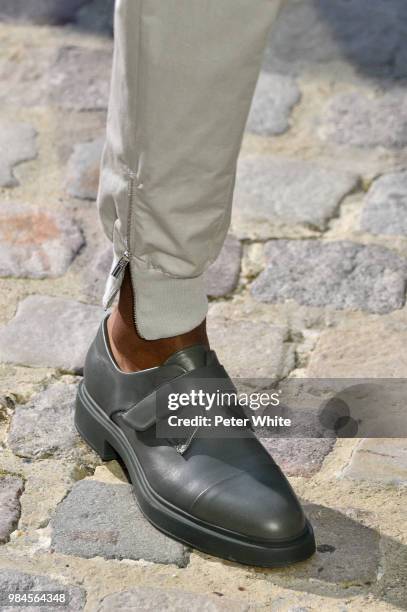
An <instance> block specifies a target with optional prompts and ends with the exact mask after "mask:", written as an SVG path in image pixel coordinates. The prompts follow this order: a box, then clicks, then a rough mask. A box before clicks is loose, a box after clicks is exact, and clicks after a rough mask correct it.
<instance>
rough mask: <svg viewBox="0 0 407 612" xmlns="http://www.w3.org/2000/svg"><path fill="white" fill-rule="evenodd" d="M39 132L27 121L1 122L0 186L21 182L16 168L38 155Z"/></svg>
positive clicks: (11, 185) (14, 184)
mask: <svg viewBox="0 0 407 612" xmlns="http://www.w3.org/2000/svg"><path fill="white" fill-rule="evenodd" d="M36 136H37V132H36V130H35V129H34V128H33V126H32V125H28V124H27V123H11V124H10V123H9V122H7V123H4V122H1V123H0V140H1V153H0V187H16V185H18V184H19V181H18V180H17V178H16V176H15V174H14V168H15V166H16V165H17V164H20V163H21V162H24V161H28V160H30V159H34V158H35V157H36V156H37V143H36Z"/></svg>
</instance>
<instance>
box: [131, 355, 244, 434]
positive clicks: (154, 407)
mask: <svg viewBox="0 0 407 612" xmlns="http://www.w3.org/2000/svg"><path fill="white" fill-rule="evenodd" d="M201 389H202V390H203V391H204V392H208V393H210V392H212V393H213V392H215V391H219V392H221V393H233V394H235V393H236V387H235V386H234V384H233V383H232V381H231V380H230V378H229V376H228V375H227V373H226V370H225V369H224V368H223V367H222V366H221V365H213V366H205V367H202V368H196V369H195V370H191V371H190V372H187V373H186V374H183V375H182V376H178V377H177V378H174V379H172V380H171V381H169V382H167V383H164V384H163V385H161V386H160V387H159V388H158V389H156V390H155V391H153V393H150V394H149V395H147V396H146V397H144V398H143V399H142V400H141V401H139V402H138V403H137V404H135V405H134V406H132V407H131V408H129V410H127V411H126V412H125V413H124V414H123V417H122V418H123V420H124V421H125V422H126V423H127V425H129V426H130V427H133V428H134V429H136V430H137V431H146V430H147V429H149V428H150V427H152V426H153V425H155V423H156V422H157V420H161V419H165V418H167V417H168V416H169V415H170V414H171V413H172V410H171V409H170V408H169V405H168V397H169V395H170V394H173V393H174V394H177V395H178V396H179V395H181V394H188V395H189V394H191V392H192V391H193V390H196V391H199V390H201ZM187 408H188V406H185V407H184V409H187ZM230 408H231V409H232V410H234V408H233V406H230ZM182 409H183V407H181V408H180V410H182ZM235 411H236V410H235Z"/></svg>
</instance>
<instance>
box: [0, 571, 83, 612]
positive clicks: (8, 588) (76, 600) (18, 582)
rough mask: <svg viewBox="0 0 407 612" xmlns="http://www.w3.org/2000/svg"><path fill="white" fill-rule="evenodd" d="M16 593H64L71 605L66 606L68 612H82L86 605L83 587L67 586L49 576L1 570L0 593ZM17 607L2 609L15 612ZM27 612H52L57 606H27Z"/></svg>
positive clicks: (3, 611) (5, 611) (25, 608)
mask: <svg viewBox="0 0 407 612" xmlns="http://www.w3.org/2000/svg"><path fill="white" fill-rule="evenodd" d="M16 591H64V592H65V593H66V594H67V599H69V603H68V604H67V605H64V607H63V609H64V610H66V612H81V610H83V609H84V607H85V603H86V591H85V589H83V588H82V587H78V586H73V585H66V584H65V583H64V582H62V581H61V582H59V581H58V580H55V579H53V578H50V577H49V576H40V575H36V574H27V573H25V572H21V571H19V570H17V569H0V592H1V593H7V592H11V593H15V592H16ZM15 610H16V606H5V607H2V612H15ZM24 610H26V611H27V612H51V611H52V610H55V606H25V607H24Z"/></svg>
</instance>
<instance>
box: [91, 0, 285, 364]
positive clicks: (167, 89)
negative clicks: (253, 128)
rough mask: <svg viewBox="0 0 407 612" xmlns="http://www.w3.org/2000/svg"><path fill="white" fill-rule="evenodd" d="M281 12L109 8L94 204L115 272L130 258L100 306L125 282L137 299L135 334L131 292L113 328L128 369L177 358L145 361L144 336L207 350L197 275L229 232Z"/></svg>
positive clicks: (269, 6) (188, 0)
mask: <svg viewBox="0 0 407 612" xmlns="http://www.w3.org/2000/svg"><path fill="white" fill-rule="evenodd" d="M277 8H278V1H277V0H250V1H249V0H222V1H221V2H219V0H170V1H168V2H162V0H144V1H141V0H131V1H130V0H118V2H117V6H116V21H115V29H116V39H115V57H114V69H113V79H112V90H111V99H110V107H109V120H108V129H107V144H106V148H105V153H104V158H103V165H102V175H101V184H100V194H99V207H100V212H101V218H102V222H103V225H104V228H105V231H106V233H107V235H108V236H109V238H110V239H111V240H112V241H113V244H114V251H115V262H114V266H116V265H117V263H118V261H120V259H121V258H122V257H123V254H124V253H125V252H127V253H126V257H125V258H124V259H122V260H121V261H122V262H123V267H122V266H121V264H119V266H118V268H119V272H118V273H116V276H110V279H109V283H108V287H107V291H106V295H105V304H108V303H109V301H111V298H112V296H113V295H114V294H115V292H117V290H118V289H119V288H120V285H121V283H122V281H123V278H126V286H127V285H128V282H129V279H130V278H131V282H132V287H133V293H134V298H135V302H134V313H133V314H134V321H135V327H136V331H134V330H133V329H131V328H130V326H129V316H128V314H129V312H131V311H132V310H133V306H132V304H129V301H130V299H131V298H130V290H129V288H128V286H127V288H126V289H125V290H124V291H123V292H122V295H121V299H120V308H119V310H117V311H115V313H114V315H113V317H112V319H111V323H110V326H109V327H110V329H109V331H110V335H111V339H112V344H113V346H114V350H115V348H116V349H117V351H115V352H116V356H117V357H118V358H119V359H120V357H121V364H122V365H124V366H125V367H130V368H131V367H139V368H143V367H149V366H151V365H156V364H157V363H159V362H160V359H165V358H166V357H167V356H168V354H167V353H168V351H170V352H171V348H172V350H174V345H173V342H167V343H162V342H159V343H155V344H151V345H149V346H150V355H149V356H148V357H147V359H144V357H143V354H144V351H145V350H146V348H147V346H148V345H147V344H146V343H141V342H139V340H140V339H145V340H157V339H163V338H174V337H177V336H178V337H179V336H180V335H181V336H182V335H183V334H187V337H186V338H185V342H186V343H187V344H188V343H191V341H192V342H197V341H198V342H201V343H205V342H206V334H205V329H204V323H203V322H204V319H205V315H206V310H207V301H206V295H205V287H204V282H203V273H204V271H205V269H206V268H207V267H208V266H209V265H210V263H212V262H213V261H214V259H215V258H216V257H217V255H218V253H219V250H220V248H221V246H222V243H223V240H224V238H225V235H226V232H227V229H228V226H229V221H230V212H231V211H230V209H231V201H232V194H233V187H234V180H235V167H236V160H237V156H238V153H239V149H240V145H241V139H242V135H243V130H244V126H245V122H246V118H247V114H248V111H249V108H250V103H251V99H252V95H253V91H254V87H255V84H256V80H257V76H258V72H259V68H260V64H261V59H262V54H263V49H264V46H265V42H266V36H267V33H268V29H269V25H270V23H271V21H272V18H273V16H274V14H275V11H276V10H277ZM127 259H129V260H130V261H129V266H128V268H127V269H128V272H127V274H128V276H126V275H125V273H124V266H125V264H126V262H127ZM124 313H125V314H124ZM196 328H197V329H196ZM194 329H196V331H195V332H194V333H193V334H192V336H191V335H190V334H191V330H194ZM130 338H132V340H131V341H130V344H131V345H132V348H133V349H140V350H139V354H138V360H137V361H135V360H134V358H133V359H132V356H131V354H130V349H129V347H128V346H127V344H129V339H130ZM178 344H179V345H180V346H182V345H184V340H183V339H181V340H178ZM126 346H127V351H126ZM163 347H164V348H163ZM165 347H168V348H165ZM175 348H177V345H175ZM156 349H157V350H156ZM133 355H134V350H133Z"/></svg>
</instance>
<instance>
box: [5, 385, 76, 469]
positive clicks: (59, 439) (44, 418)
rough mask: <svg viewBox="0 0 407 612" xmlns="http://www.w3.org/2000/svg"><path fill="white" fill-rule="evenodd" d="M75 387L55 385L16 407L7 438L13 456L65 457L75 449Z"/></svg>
mask: <svg viewBox="0 0 407 612" xmlns="http://www.w3.org/2000/svg"><path fill="white" fill-rule="evenodd" d="M76 391H77V385H76V384H64V383H55V384H53V385H51V386H50V387H48V388H47V389H46V390H45V391H41V392H40V393H38V394H37V395H35V396H34V397H33V398H32V399H31V400H30V401H29V402H28V403H27V404H23V405H20V406H16V409H15V411H14V415H13V418H12V421H11V426H10V431H9V435H8V444H9V446H10V448H11V449H12V451H13V453H15V454H16V455H18V456H19V457H26V458H29V459H44V458H47V457H49V456H55V457H60V456H66V455H68V454H70V453H72V452H73V451H74V449H75V447H76V446H77V445H78V434H77V433H76V430H75V426H74V422H73V413H74V406H75V396H76Z"/></svg>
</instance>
